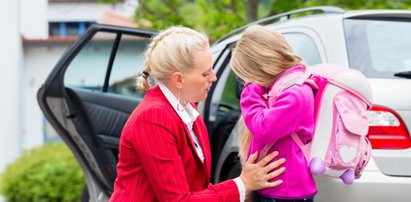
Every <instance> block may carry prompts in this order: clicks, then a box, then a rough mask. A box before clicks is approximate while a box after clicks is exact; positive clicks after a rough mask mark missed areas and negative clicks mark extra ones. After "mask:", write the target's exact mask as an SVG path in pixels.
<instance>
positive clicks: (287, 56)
mask: <svg viewBox="0 0 411 202" xmlns="http://www.w3.org/2000/svg"><path fill="white" fill-rule="evenodd" d="M301 63H302V61H301V58H300V57H298V56H297V55H295V54H294V53H293V51H292V49H291V47H290V45H289V44H288V42H287V41H286V40H285V38H284V37H283V36H282V35H281V34H279V33H277V32H275V31H273V30H270V29H268V28H265V27H263V26H260V25H252V26H250V27H248V28H247V29H246V30H245V31H244V33H243V35H242V37H241V38H240V40H238V42H237V44H236V46H235V48H234V50H233V53H232V57H231V68H232V70H233V71H234V73H235V74H236V75H237V76H238V77H240V78H241V79H242V80H244V81H245V82H246V83H248V82H253V83H257V84H260V85H262V86H264V87H269V86H270V85H271V84H272V83H273V82H274V81H275V79H276V78H277V77H278V76H279V75H280V74H281V73H283V72H284V71H285V70H287V69H289V68H291V67H293V66H295V65H298V64H301ZM242 124H244V121H242ZM243 128H244V133H243V135H242V136H241V139H240V152H239V154H240V157H241V159H242V161H243V162H244V161H245V157H246V154H247V151H248V149H249V146H250V141H251V133H250V131H249V130H248V129H247V127H245V126H244V127H243Z"/></svg>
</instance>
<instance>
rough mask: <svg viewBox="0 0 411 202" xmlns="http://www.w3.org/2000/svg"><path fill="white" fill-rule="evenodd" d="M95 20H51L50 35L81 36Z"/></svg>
mask: <svg viewBox="0 0 411 202" xmlns="http://www.w3.org/2000/svg"><path fill="white" fill-rule="evenodd" d="M92 24H94V22H49V36H54V37H63V38H64V37H69V36H80V35H81V34H83V33H84V32H85V31H86V30H87V28H88V27H90V26H91V25H92Z"/></svg>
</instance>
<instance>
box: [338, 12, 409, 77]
mask: <svg viewBox="0 0 411 202" xmlns="http://www.w3.org/2000/svg"><path fill="white" fill-rule="evenodd" d="M344 28H345V33H346V41H347V49H348V50H347V51H348V56H349V61H350V66H351V67H352V68H355V69H358V70H360V71H361V72H363V73H364V74H365V75H366V76H367V77H369V78H395V77H394V74H395V73H398V72H404V71H410V70H411V37H410V36H411V24H410V22H404V21H382V20H358V19H346V20H345V21H344Z"/></svg>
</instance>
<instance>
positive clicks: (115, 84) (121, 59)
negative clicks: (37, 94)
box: [64, 32, 148, 97]
mask: <svg viewBox="0 0 411 202" xmlns="http://www.w3.org/2000/svg"><path fill="white" fill-rule="evenodd" d="M116 37H118V35H117V34H114V33H104V32H103V33H102V32H99V33H97V34H96V35H95V36H94V37H93V39H91V41H90V42H89V43H88V44H87V45H86V46H85V47H84V48H82V49H81V51H80V52H79V53H78V54H77V55H76V57H75V58H74V59H73V61H72V62H71V63H70V65H69V66H68V69H67V71H66V73H65V76H64V83H65V86H68V87H75V88H81V89H86V90H92V91H100V92H102V91H103V87H104V85H105V82H106V76H107V72H108V71H109V79H108V84H106V85H107V92H109V93H115V94H120V95H124V96H132V97H143V96H144V94H143V93H142V92H138V91H136V89H135V77H136V75H137V73H138V72H140V71H142V70H143V65H144V56H143V53H144V50H145V47H146V45H147V40H148V39H147V38H142V37H138V36H127V35H122V36H121V38H120V42H119V44H118V47H117V49H115V50H114V54H115V55H114V60H113V61H112V64H110V57H111V54H112V52H113V47H114V46H115V41H116V40H115V39H116ZM110 65H111V66H110ZM109 67H111V68H109Z"/></svg>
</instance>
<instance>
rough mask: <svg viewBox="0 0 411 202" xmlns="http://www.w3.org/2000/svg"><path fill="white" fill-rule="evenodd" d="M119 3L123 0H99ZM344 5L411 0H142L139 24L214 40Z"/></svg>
mask: <svg viewBox="0 0 411 202" xmlns="http://www.w3.org/2000/svg"><path fill="white" fill-rule="evenodd" d="M99 1H100V2H105V3H115V2H120V1H121V0H99ZM319 5H327V6H338V7H341V8H343V9H372V8H374V9H409V8H411V0H287V1H286V0H245V1H244V0H219V1H216V0H139V6H138V7H137V10H136V13H135V20H136V22H137V26H138V27H141V28H149V29H157V30H161V29H164V28H166V27H169V26H171V25H183V26H187V27H191V28H193V29H196V30H199V31H203V32H205V33H207V34H208V35H209V37H210V40H211V41H214V40H216V39H218V38H220V37H221V36H223V35H224V34H227V33H228V32H229V31H231V30H233V29H235V28H237V27H240V26H242V25H245V24H247V23H250V22H253V21H255V20H258V19H261V18H264V17H268V16H271V15H275V14H278V13H283V12H287V11H291V10H294V9H298V8H305V7H310V6H319Z"/></svg>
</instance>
